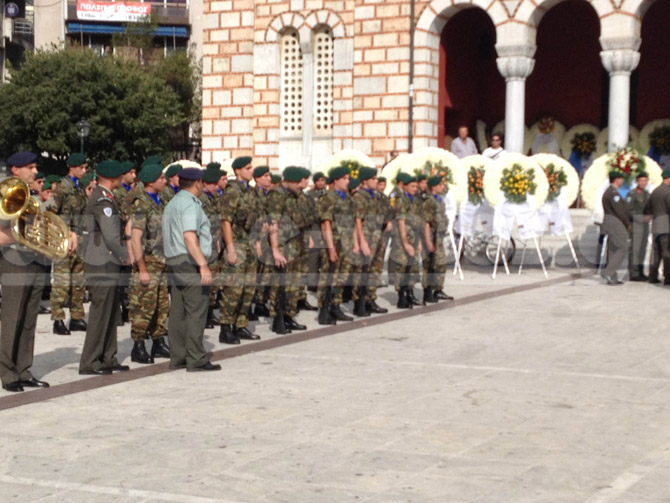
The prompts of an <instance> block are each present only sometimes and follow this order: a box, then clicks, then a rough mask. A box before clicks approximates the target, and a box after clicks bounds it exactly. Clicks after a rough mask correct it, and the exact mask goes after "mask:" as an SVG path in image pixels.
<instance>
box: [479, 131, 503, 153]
mask: <svg viewBox="0 0 670 503" xmlns="http://www.w3.org/2000/svg"><path fill="white" fill-rule="evenodd" d="M504 154H505V149H504V148H503V146H502V137H501V136H500V135H499V134H494V135H493V136H491V146H490V147H489V148H487V149H486V150H484V152H482V155H483V156H484V157H488V158H489V159H500V158H501V157H502V156H503V155H504Z"/></svg>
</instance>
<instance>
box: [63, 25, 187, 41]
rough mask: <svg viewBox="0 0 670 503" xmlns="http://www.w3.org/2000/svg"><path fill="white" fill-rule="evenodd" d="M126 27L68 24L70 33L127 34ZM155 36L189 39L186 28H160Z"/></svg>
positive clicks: (155, 32)
mask: <svg viewBox="0 0 670 503" xmlns="http://www.w3.org/2000/svg"><path fill="white" fill-rule="evenodd" d="M125 31H126V27H125V26H122V25H119V24H93V23H68V24H67V32H68V33H107V34H113V33H125ZM154 35H155V36H157V37H178V38H188V30H187V29H186V27H185V26H159V27H158V28H157V29H156V31H154Z"/></svg>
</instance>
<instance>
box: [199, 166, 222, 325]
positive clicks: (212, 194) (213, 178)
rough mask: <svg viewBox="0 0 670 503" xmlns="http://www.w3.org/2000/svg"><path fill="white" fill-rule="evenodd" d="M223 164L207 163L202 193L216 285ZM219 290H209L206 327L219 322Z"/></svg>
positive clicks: (217, 282) (219, 245)
mask: <svg viewBox="0 0 670 503" xmlns="http://www.w3.org/2000/svg"><path fill="white" fill-rule="evenodd" d="M220 167H221V165H220V164H219V163H218V162H212V163H209V164H208V165H207V169H205V173H204V175H203V177H202V182H203V187H202V194H200V201H201V202H202V211H204V212H205V215H207V218H208V219H209V227H210V230H211V234H212V256H211V257H210V263H209V270H210V271H212V278H216V280H215V283H216V284H217V285H216V286H219V283H220V278H219V256H220V253H221V198H220V197H219V195H218V193H217V188H218V184H219V180H220V179H221V174H222V173H221V170H220ZM218 292H219V290H218V288H216V287H213V288H210V290H209V309H208V310H207V323H206V324H205V328H214V326H215V325H218V324H219V319H218V318H217V317H216V316H214V310H215V309H216V308H217V307H218V306H217V304H216V298H217V294H218Z"/></svg>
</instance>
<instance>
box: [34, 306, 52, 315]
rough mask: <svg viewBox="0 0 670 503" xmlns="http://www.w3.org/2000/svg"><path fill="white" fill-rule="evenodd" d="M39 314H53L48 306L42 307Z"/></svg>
mask: <svg viewBox="0 0 670 503" xmlns="http://www.w3.org/2000/svg"><path fill="white" fill-rule="evenodd" d="M37 314H51V309H49V308H48V307H47V306H42V305H40V308H39V310H38V311H37Z"/></svg>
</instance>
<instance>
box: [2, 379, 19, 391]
mask: <svg viewBox="0 0 670 503" xmlns="http://www.w3.org/2000/svg"><path fill="white" fill-rule="evenodd" d="M2 389H5V390H7V391H11V392H12V393H18V392H19V391H23V386H21V383H20V382H19V381H14V382H8V383H7V384H3V385H2Z"/></svg>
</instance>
